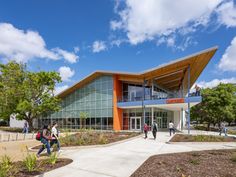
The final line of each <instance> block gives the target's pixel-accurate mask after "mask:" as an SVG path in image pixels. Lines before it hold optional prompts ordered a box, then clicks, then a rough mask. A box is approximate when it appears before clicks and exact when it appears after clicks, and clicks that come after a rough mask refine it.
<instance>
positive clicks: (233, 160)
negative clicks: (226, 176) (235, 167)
mask: <svg viewBox="0 0 236 177" xmlns="http://www.w3.org/2000/svg"><path fill="white" fill-rule="evenodd" d="M231 161H232V162H234V163H236V152H234V153H233V154H232V157H231Z"/></svg>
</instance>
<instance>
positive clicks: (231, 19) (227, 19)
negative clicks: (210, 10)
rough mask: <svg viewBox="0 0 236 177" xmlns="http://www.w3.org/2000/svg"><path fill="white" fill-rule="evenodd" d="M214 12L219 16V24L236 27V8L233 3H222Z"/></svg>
mask: <svg viewBox="0 0 236 177" xmlns="http://www.w3.org/2000/svg"><path fill="white" fill-rule="evenodd" d="M216 11H217V13H218V15H219V23H221V24H224V25H226V26H227V27H236V7H235V6H234V2H233V1H228V2H226V3H223V4H222V5H221V6H219V7H218V8H217V10H216Z"/></svg>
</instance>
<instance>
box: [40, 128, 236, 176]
mask: <svg viewBox="0 0 236 177" xmlns="http://www.w3.org/2000/svg"><path fill="white" fill-rule="evenodd" d="M149 137H150V138H149V139H146V140H145V139H143V138H142V137H138V138H135V139H133V140H130V141H127V142H122V143H119V144H115V145H112V146H107V147H97V148H87V149H75V150H65V151H64V152H63V154H64V156H65V157H69V158H72V159H73V160H74V161H73V163H72V164H70V165H68V166H65V167H62V168H59V169H56V170H53V171H51V172H48V173H45V174H44V175H42V176H44V177H55V176H57V177H64V176H66V177H75V176H82V177H128V176H130V175H131V174H132V173H133V172H134V171H135V170H136V169H137V168H138V167H139V166H140V165H141V164H142V163H143V162H144V161H145V160H146V159H147V158H148V157H150V156H152V155H154V154H164V153H175V152H187V151H198V150H210V149H230V148H236V143H176V144H167V143H166V142H167V141H168V140H169V138H170V137H169V136H168V133H167V132H160V133H158V139H157V140H156V141H154V140H153V139H152V138H151V134H149Z"/></svg>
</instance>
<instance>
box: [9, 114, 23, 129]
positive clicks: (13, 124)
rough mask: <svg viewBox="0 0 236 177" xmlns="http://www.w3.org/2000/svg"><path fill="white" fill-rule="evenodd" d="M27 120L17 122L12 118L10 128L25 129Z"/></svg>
mask: <svg viewBox="0 0 236 177" xmlns="http://www.w3.org/2000/svg"><path fill="white" fill-rule="evenodd" d="M24 123H25V120H17V119H16V118H15V116H12V115H11V116H10V127H12V128H23V127H24Z"/></svg>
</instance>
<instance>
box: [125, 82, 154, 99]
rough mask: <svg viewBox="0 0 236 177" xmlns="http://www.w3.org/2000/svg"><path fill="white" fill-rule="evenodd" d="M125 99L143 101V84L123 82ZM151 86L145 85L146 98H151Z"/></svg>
mask: <svg viewBox="0 0 236 177" xmlns="http://www.w3.org/2000/svg"><path fill="white" fill-rule="evenodd" d="M122 90H123V99H122V100H123V101H125V102H126V101H141V100H142V98H143V86H142V85H138V84H129V83H123V84H122ZM151 90H152V89H151V87H149V86H146V87H145V99H150V98H151Z"/></svg>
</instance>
